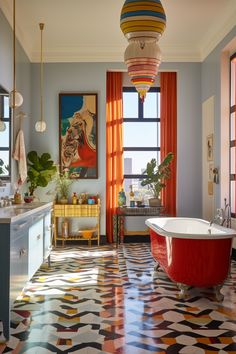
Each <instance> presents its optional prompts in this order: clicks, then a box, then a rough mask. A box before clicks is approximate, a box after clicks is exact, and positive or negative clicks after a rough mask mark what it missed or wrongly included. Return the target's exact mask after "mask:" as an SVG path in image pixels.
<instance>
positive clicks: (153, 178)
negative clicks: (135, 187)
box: [141, 152, 174, 206]
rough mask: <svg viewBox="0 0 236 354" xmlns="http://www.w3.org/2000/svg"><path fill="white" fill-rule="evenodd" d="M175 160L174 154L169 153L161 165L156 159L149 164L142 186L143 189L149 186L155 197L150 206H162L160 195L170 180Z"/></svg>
mask: <svg viewBox="0 0 236 354" xmlns="http://www.w3.org/2000/svg"><path fill="white" fill-rule="evenodd" d="M173 158H174V154H173V153H172V152H169V153H168V154H167V155H166V156H165V158H164V159H163V161H162V162H161V163H160V165H157V160H156V159H151V161H150V162H148V163H147V166H146V169H145V171H144V172H143V174H144V175H147V177H146V178H144V179H143V180H142V182H141V185H142V186H143V187H144V186H147V187H148V189H149V190H150V192H151V193H152V195H153V198H150V199H149V205H150V206H160V205H161V199H160V193H161V191H162V189H163V188H164V187H165V186H166V184H165V180H166V179H169V178H170V175H171V170H170V163H171V161H172V160H173Z"/></svg>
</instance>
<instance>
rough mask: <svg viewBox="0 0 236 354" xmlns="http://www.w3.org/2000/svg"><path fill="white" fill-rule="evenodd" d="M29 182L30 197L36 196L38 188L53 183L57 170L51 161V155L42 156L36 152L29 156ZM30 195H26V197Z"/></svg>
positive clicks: (30, 153) (31, 152)
mask: <svg viewBox="0 0 236 354" xmlns="http://www.w3.org/2000/svg"><path fill="white" fill-rule="evenodd" d="M27 165H28V171H27V182H28V183H29V187H28V188H29V195H30V196H34V192H35V190H36V188H38V187H46V186H47V185H48V183H49V182H51V181H52V178H53V176H54V175H55V173H56V171H57V169H56V166H55V164H54V162H53V161H52V160H51V155H50V154H48V153H44V154H42V155H41V156H39V155H38V154H37V152H36V151H30V152H29V153H28V154H27ZM27 196H28V194H27V195H26V197H27Z"/></svg>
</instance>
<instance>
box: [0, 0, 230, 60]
mask: <svg viewBox="0 0 236 354" xmlns="http://www.w3.org/2000/svg"><path fill="white" fill-rule="evenodd" d="M12 3H13V0H0V8H1V9H2V10H3V12H4V14H5V16H6V18H7V19H8V21H9V22H10V23H12ZM123 3H124V0H16V28H17V37H18V39H19V40H20V42H21V44H22V46H23V48H24V49H25V51H26V53H27V55H28V57H29V59H30V60H31V61H32V62H37V61H39V58H40V55H39V54H40V30H39V25H38V24H39V22H44V23H45V29H44V31H43V43H44V45H43V53H44V61H45V62H46V61H47V62H96V61H99V62H102V61H104V62H105V61H106V62H117V61H118V62H119V61H121V62H122V61H123V53H124V50H125V48H126V46H127V43H128V42H127V40H126V39H125V37H124V35H123V33H122V32H121V30H120V25H119V21H120V11H121V8H122V6H123ZM162 5H163V7H164V9H165V12H166V16H167V27H166V30H165V32H164V34H163V36H162V38H161V39H160V41H159V45H160V48H161V51H162V56H163V60H162V61H202V60H203V59H204V58H205V57H206V56H207V55H208V54H209V53H210V51H211V50H212V49H213V48H214V47H215V46H216V45H217V43H218V42H219V41H220V40H221V39H222V38H223V37H224V36H225V35H226V34H227V33H228V32H229V30H230V29H232V28H233V26H235V24H236V0H162Z"/></svg>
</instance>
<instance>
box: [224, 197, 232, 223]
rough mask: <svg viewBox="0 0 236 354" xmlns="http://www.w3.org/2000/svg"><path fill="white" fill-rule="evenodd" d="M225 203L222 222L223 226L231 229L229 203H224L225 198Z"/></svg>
mask: <svg viewBox="0 0 236 354" xmlns="http://www.w3.org/2000/svg"><path fill="white" fill-rule="evenodd" d="M224 201H225V209H224V221H225V226H226V227H231V208H230V205H229V203H226V201H227V200H226V198H225V199H224Z"/></svg>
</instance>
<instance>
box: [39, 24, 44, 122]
mask: <svg viewBox="0 0 236 354" xmlns="http://www.w3.org/2000/svg"><path fill="white" fill-rule="evenodd" d="M39 28H40V30H41V55H40V110H41V112H40V120H41V122H42V121H43V29H44V23H40V24H39Z"/></svg>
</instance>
